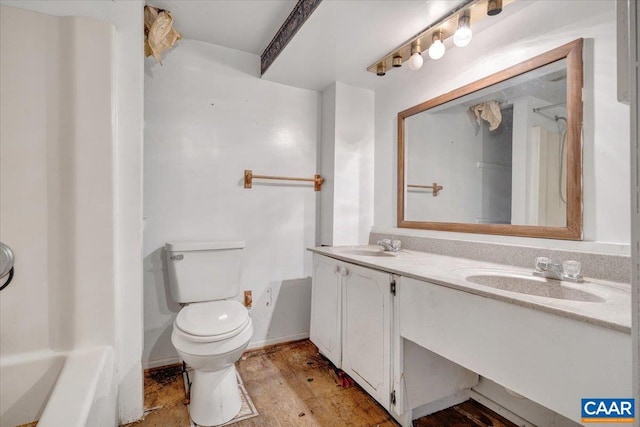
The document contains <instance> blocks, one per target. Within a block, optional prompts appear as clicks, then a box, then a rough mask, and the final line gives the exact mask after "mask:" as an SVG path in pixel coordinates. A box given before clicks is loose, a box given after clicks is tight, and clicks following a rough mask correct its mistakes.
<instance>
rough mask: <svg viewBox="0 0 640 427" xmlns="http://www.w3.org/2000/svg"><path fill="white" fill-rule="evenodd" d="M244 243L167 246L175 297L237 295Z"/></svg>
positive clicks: (187, 300) (187, 299)
mask: <svg viewBox="0 0 640 427" xmlns="http://www.w3.org/2000/svg"><path fill="white" fill-rule="evenodd" d="M243 248H244V242H241V241H237V242H214V241H201V242H172V243H167V244H166V245H165V250H166V251H167V273H168V278H169V290H170V292H171V299H173V300H174V301H176V302H180V303H190V302H202V301H215V300H222V299H227V298H233V297H235V296H236V295H238V294H239V293H240V255H241V253H242V249H243Z"/></svg>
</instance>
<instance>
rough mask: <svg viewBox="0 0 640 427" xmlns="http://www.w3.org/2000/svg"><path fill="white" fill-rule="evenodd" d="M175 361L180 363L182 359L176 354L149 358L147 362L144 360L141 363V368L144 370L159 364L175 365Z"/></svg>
mask: <svg viewBox="0 0 640 427" xmlns="http://www.w3.org/2000/svg"><path fill="white" fill-rule="evenodd" d="M176 363H182V359H180V357H178V356H174V357H166V358H164V359H158V360H149V361H147V362H144V363H142V369H144V370H147V369H154V368H159V367H161V366H169V365H175V364H176Z"/></svg>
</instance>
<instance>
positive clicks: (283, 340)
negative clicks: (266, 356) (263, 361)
mask: <svg viewBox="0 0 640 427" xmlns="http://www.w3.org/2000/svg"><path fill="white" fill-rule="evenodd" d="M306 338H309V331H307V332H302V333H299V334H294V335H287V336H284V337H278V338H269V339H267V340H262V341H254V342H252V343H249V346H248V347H247V350H255V349H256V348H262V347H267V346H270V345H274V344H282V343H286V342H290V341H299V340H304V339H306Z"/></svg>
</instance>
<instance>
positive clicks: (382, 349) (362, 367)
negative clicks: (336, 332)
mask: <svg viewBox="0 0 640 427" xmlns="http://www.w3.org/2000/svg"><path fill="white" fill-rule="evenodd" d="M346 268H347V272H346V275H344V277H343V284H342V286H343V292H342V295H343V303H342V306H343V311H342V315H343V337H342V369H343V370H344V371H345V372H346V373H347V374H349V375H350V376H351V377H352V378H353V379H354V380H355V381H356V382H357V383H358V384H360V386H361V387H362V388H363V389H364V390H365V391H366V392H367V393H369V394H370V395H371V396H372V397H373V398H375V399H376V400H377V401H378V402H379V403H380V404H381V405H382V406H383V407H385V408H386V409H389V398H390V392H391V391H390V365H391V360H390V359H391V304H392V298H391V289H390V281H391V275H390V274H388V273H382V272H379V271H375V270H370V269H367V268H363V267H358V266H355V265H349V264H347V265H346Z"/></svg>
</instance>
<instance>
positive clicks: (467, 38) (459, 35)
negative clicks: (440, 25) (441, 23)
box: [453, 15, 473, 47]
mask: <svg viewBox="0 0 640 427" xmlns="http://www.w3.org/2000/svg"><path fill="white" fill-rule="evenodd" d="M469 21H470V18H469V15H463V16H461V17H460V18H459V19H458V29H457V30H456V33H455V34H454V35H453V43H454V44H455V45H456V46H458V47H465V46H466V45H468V44H469V43H470V42H471V37H473V33H472V32H471V27H470V26H469Z"/></svg>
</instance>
